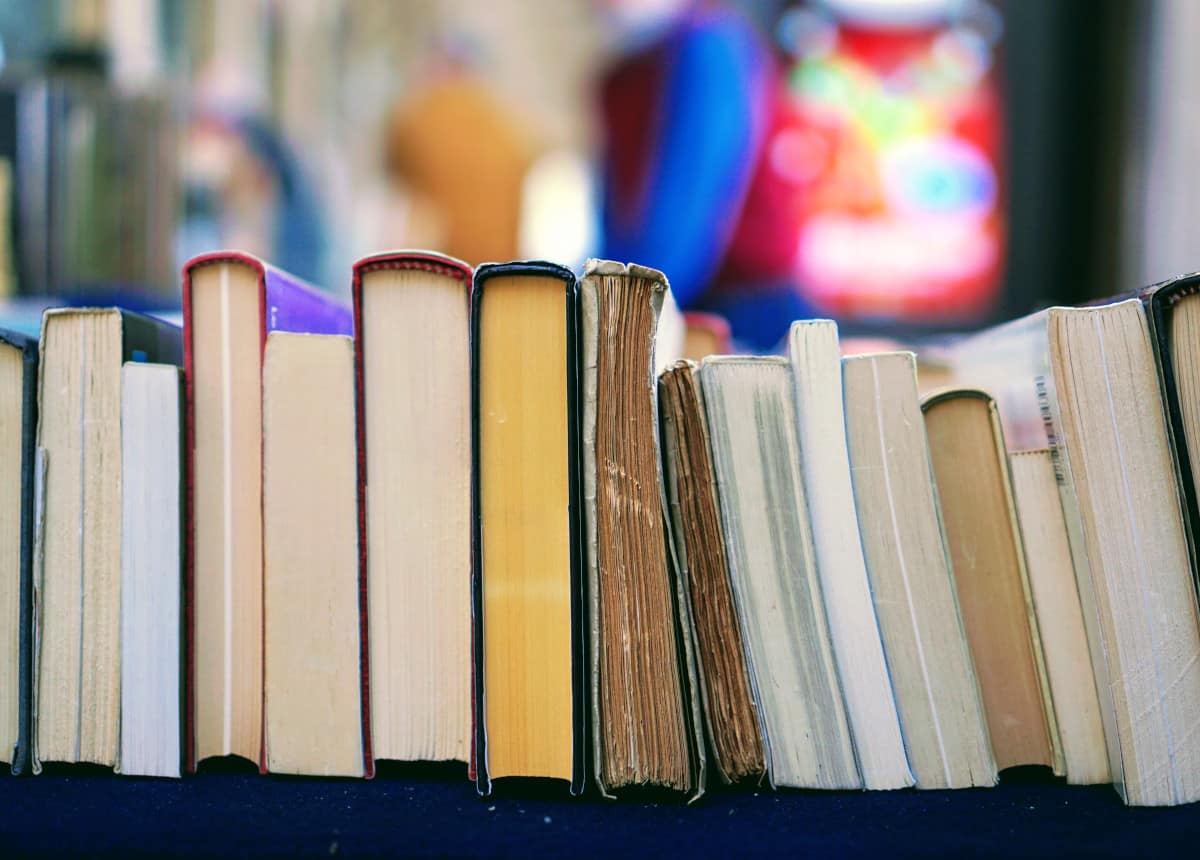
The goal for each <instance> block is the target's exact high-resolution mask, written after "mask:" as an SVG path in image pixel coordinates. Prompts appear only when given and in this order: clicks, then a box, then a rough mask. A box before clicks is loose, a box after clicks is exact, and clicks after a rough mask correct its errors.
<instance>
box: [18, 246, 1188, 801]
mask: <svg viewBox="0 0 1200 860" xmlns="http://www.w3.org/2000/svg"><path fill="white" fill-rule="evenodd" d="M1197 284H1200V278H1183V279H1178V280H1176V281H1172V282H1169V283H1167V284H1163V285H1157V286H1156V287H1153V288H1150V289H1148V290H1146V291H1143V292H1142V293H1140V294H1138V295H1136V296H1133V297H1131V298H1128V299H1126V300H1114V301H1111V302H1108V303H1105V304H1102V305H1097V306H1093V307H1085V308H1054V309H1050V310H1048V311H1045V312H1042V313H1039V314H1035V315H1033V316H1031V317H1028V318H1025V319H1023V320H1019V321H1016V322H1014V323H1010V324H1008V325H1006V326H1001V327H998V328H995V329H992V330H989V331H986V332H983V333H980V334H977V335H972V336H970V337H966V338H961V339H958V340H953V341H942V342H939V343H934V344H927V345H922V346H921V347H920V349H919V350H918V352H919V354H920V360H919V362H918V358H917V356H916V355H914V353H913V352H909V351H897V352H890V353H876V354H869V355H857V356H852V357H842V354H841V348H840V345H839V339H838V333H837V328H836V326H835V324H833V323H832V322H829V321H822V320H815V321H805V322H797V323H795V324H794V325H793V327H792V331H791V335H790V341H789V350H788V355H787V356H784V357H780V356H710V357H707V358H705V359H703V360H702V361H700V362H699V364H695V363H693V362H689V361H686V360H679V359H677V358H676V357H675V356H673V355H670V354H668V353H669V350H665V349H663V348H662V343H661V342H660V341H659V339H658V335H659V334H660V332H659V318H660V312H661V308H662V306H663V302H664V299H665V298H666V296H667V293H668V286H667V281H666V278H665V277H664V276H663V275H662V274H661V273H659V272H657V271H654V270H652V269H648V268H645V267H641V266H637V265H634V264H629V265H625V264H618V263H613V262H608V261H591V262H590V263H589V264H588V265H587V267H586V268H585V270H584V272H583V275H582V278H577V277H576V275H575V274H574V273H573V272H571V271H570V270H568V269H565V268H563V267H561V266H557V265H554V264H551V263H543V262H513V263H504V264H488V265H484V266H481V267H479V268H478V269H477V270H474V271H472V270H471V269H470V268H469V267H467V266H466V265H464V264H462V263H461V262H459V261H456V260H453V259H450V258H447V257H444V256H441V255H437V254H433V253H428V252H397V253H389V254H381V255H377V256H374V257H370V258H367V259H364V260H362V261H360V262H359V263H358V264H357V265H356V266H355V269H354V273H353V290H352V296H353V306H352V307H344V306H342V305H340V304H338V303H337V302H336V301H334V300H333V299H331V298H330V297H328V296H327V295H325V294H321V293H319V292H317V291H314V290H312V289H310V288H308V287H307V286H305V285H303V284H300V283H298V282H297V281H295V280H294V279H292V278H290V277H289V276H287V275H286V274H284V273H282V272H280V271H278V270H276V269H274V268H271V267H269V266H267V265H265V264H263V263H262V262H260V261H258V260H256V259H254V258H252V257H249V256H246V255H242V254H237V253H232V252H230V253H224V252H223V253H217V254H211V255H207V256H204V257H201V258H197V259H195V260H193V261H191V262H190V263H189V264H188V266H187V267H186V269H185V273H184V283H183V308H184V325H183V329H182V331H180V330H179V329H177V328H175V327H173V326H171V325H169V324H167V323H163V322H159V321H156V320H151V319H149V318H145V317H140V316H138V315H136V314H130V313H127V312H123V311H120V310H103V309H82V310H81V309H73V310H71V309H62V310H54V311H49V312H47V314H46V316H45V319H44V322H43V326H42V332H41V339H40V343H35V342H33V341H28V340H22V339H20V338H18V337H15V336H12V337H8V336H6V339H5V343H6V344H7V347H8V348H0V423H2V424H3V426H4V428H5V432H4V433H3V434H0V438H3V439H4V440H5V442H4V444H5V448H4V449H3V450H2V451H0V491H2V492H3V493H4V495H3V497H2V501H0V553H3V563H4V565H5V567H4V570H5V571H8V570H10V569H11V570H13V571H16V570H19V571H20V576H19V577H18V576H16V575H12V576H5V577H4V578H3V581H0V589H5V590H4V591H3V592H0V597H3V599H2V600H0V608H3V609H4V611H6V612H7V613H8V615H7V617H8V618H10V619H18V618H19V619H20V621H21V623H20V624H19V625H14V627H13V635H12V636H11V637H6V638H5V640H4V641H3V642H0V663H2V665H0V672H2V673H3V674H0V704H2V705H3V713H2V714H0V729H2V730H3V731H0V742H3V746H2V747H0V748H3V749H5V750H7V749H12V750H13V752H14V756H13V758H14V769H15V770H21V769H24V768H26V767H29V766H31V767H32V769H33V770H35V771H36V770H38V769H39V768H40V763H41V762H42V761H65V762H81V761H83V762H95V763H100V764H104V765H108V766H113V767H115V768H117V769H119V770H120V771H121V772H124V773H130V774H147V775H158V776H177V775H179V773H180V772H181V763H182V769H183V770H193V769H194V768H195V767H196V764H197V762H198V761H201V760H203V759H207V758H210V757H214V756H228V755H235V756H241V757H244V758H247V759H250V760H252V761H256V762H258V763H259V765H260V768H261V769H262V770H263V771H264V772H268V771H269V772H275V773H292V774H311V775H336V776H359V777H362V776H368V777H369V776H371V775H372V774H373V771H374V762H375V761H376V760H384V759H389V760H402V761H407V760H455V759H457V760H464V761H468V762H469V763H470V768H471V772H472V776H473V778H474V779H475V780H476V783H477V786H478V788H479V790H480V792H481V793H487V792H489V791H490V790H491V788H492V782H493V780H496V779H502V778H508V777H548V778H557V779H561V780H564V781H566V782H568V783H569V785H570V787H571V790H572V792H573V793H579V792H581V791H583V789H584V786H585V784H586V783H587V781H588V779H589V777H590V778H591V779H593V780H594V782H595V784H596V785H597V786H598V789H599V791H600V792H601V793H602V794H605V795H609V794H614V793H618V792H620V791H621V790H622V789H627V788H631V787H638V786H658V787H663V788H667V789H674V790H677V791H679V792H683V793H687V794H688V795H690V796H691V797H698V796H699V795H700V794H702V793H703V791H704V789H705V786H706V784H707V783H708V782H709V777H708V771H709V769H710V767H711V770H712V771H714V772H715V774H716V775H717V778H718V779H719V780H721V781H726V782H735V781H739V780H746V779H758V778H762V777H764V776H765V777H766V778H767V779H768V780H769V781H770V783H771V784H772V785H775V786H788V787H799V788H824V789H852V788H867V789H894V788H903V787H908V786H914V785H915V786H916V787H918V788H959V787H968V786H986V785H992V784H994V783H995V781H996V779H997V774H998V771H999V770H1003V769H1005V768H1008V767H1013V766H1018V765H1042V766H1045V767H1048V768H1051V769H1052V770H1053V771H1054V773H1056V774H1058V775H1060V776H1063V777H1065V778H1066V780H1067V781H1068V782H1071V783H1081V784H1095V783H1106V782H1111V783H1113V784H1114V785H1115V786H1116V787H1117V788H1118V789H1119V790H1120V791H1121V792H1122V795H1123V796H1124V798H1125V799H1126V801H1127V802H1129V803H1131V804H1138V805H1168V804H1177V803H1185V802H1191V801H1193V800H1196V799H1197V797H1198V796H1200V749H1198V748H1197V745H1200V736H1198V735H1197V733H1195V732H1194V731H1192V729H1193V727H1194V726H1195V724H1196V722H1197V720H1198V719H1200V659H1198V657H1200V613H1198V611H1197V600H1196V591H1195V548H1194V541H1193V530H1194V529H1193V526H1194V523H1195V522H1196V521H1197V520H1196V510H1197V507H1196V497H1195V490H1194V486H1193V483H1192V479H1191V475H1192V471H1193V470H1192V467H1191V465H1192V464H1191V461H1190V459H1189V454H1188V452H1189V451H1200V440H1197V439H1195V436H1194V434H1195V433H1196V432H1200V327H1198V326H1200V299H1198V298H1196V297H1195V294H1196V289H1195V286H1196V285H1197ZM918 364H919V365H920V367H919V370H920V374H919V375H918ZM180 367H182V371H183V372H182V391H181V385H180V379H181V377H180ZM934 387H936V390H935V391H932V392H929V391H927V389H930V388H934ZM1189 442H1190V443H1191V445H1190V447H1189ZM181 559H182V564H181V561H180V560H181ZM181 569H182V572H183V575H182V577H181V576H180V571H181ZM181 579H182V584H181ZM18 628H19V635H18Z"/></svg>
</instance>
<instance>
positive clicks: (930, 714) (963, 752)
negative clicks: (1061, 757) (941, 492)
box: [842, 352, 996, 788]
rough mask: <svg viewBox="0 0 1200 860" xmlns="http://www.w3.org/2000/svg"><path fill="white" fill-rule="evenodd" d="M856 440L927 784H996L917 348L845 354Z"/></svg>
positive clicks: (860, 500) (901, 691)
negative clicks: (949, 547) (920, 390)
mask: <svg viewBox="0 0 1200 860" xmlns="http://www.w3.org/2000/svg"><path fill="white" fill-rule="evenodd" d="M842 381H843V387H844V390H845V404H846V439H847V447H848V449H849V454H850V468H851V470H852V471H853V474H854V499H855V504H856V506H857V508H858V523H859V528H860V529H861V532H862V542H863V552H864V556H865V558H866V563H867V574H868V576H869V577H870V580H871V594H872V596H873V598H874V601H875V611H876V613H877V615H878V618H879V628H880V633H881V634H882V638H883V649H884V653H885V654H886V656H887V661H888V668H889V669H890V671H891V676H892V684H893V687H894V689H895V695H896V705H897V709H898V711H899V713H900V727H901V730H902V731H903V734H904V743H905V747H906V748H907V750H908V761H909V764H910V765H911V766H912V770H913V775H914V776H915V777H916V780H917V787H918V788H970V787H972V786H990V785H994V784H995V782H996V762H995V759H994V758H993V756H992V748H991V743H990V741H989V739H988V729H987V723H986V721H985V717H984V709H983V704H982V702H981V700H980V693H979V684H978V681H977V680H976V677H975V670H974V667H973V665H972V662H971V651H970V647H969V645H968V643H967V637H966V633H965V631H964V629H963V622H962V616H961V614H960V611H959V606H958V599H957V596H956V594H955V589H954V579H953V574H952V573H951V568H950V558H949V554H948V553H947V551H946V543H945V536H944V533H943V531H942V521H941V517H940V514H939V509H938V498H937V488H936V486H935V484H934V479H933V464H932V463H931V462H930V456H929V444H928V441H927V438H926V435H925V425H924V423H923V422H922V421H921V405H920V402H919V400H918V398H917V377H916V365H915V361H914V357H913V355H912V353H906V352H898V353H883V354H874V355H870V354H868V355H861V356H853V357H850V358H846V359H843V362H842Z"/></svg>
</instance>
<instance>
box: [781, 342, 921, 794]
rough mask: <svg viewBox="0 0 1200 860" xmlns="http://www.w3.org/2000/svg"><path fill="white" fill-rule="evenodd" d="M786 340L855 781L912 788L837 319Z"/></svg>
mask: <svg viewBox="0 0 1200 860" xmlns="http://www.w3.org/2000/svg"><path fill="white" fill-rule="evenodd" d="M788 346H789V353H790V358H791V362H792V378H793V381H794V383H795V390H796V420H797V424H796V426H797V432H798V438H799V441H800V455H801V464H802V466H803V473H804V494H805V497H806V498H807V499H808V509H809V514H810V516H811V518H812V534H813V547H814V549H815V551H816V559H817V572H818V573H819V575H820V580H821V592H822V594H823V596H824V599H825V612H826V614H827V616H828V619H829V634H830V637H831V639H832V644H833V653H834V656H835V657H836V658H837V664H838V669H839V674H840V677H841V681H842V691H843V692H844V693H845V696H846V715H847V716H848V717H849V719H850V727H851V729H852V731H853V734H854V749H855V753H856V754H857V758H858V766H859V769H860V770H861V771H862V777H863V785H864V787H866V788H876V789H885V788H905V787H907V786H910V785H912V784H913V776H912V772H911V771H910V770H909V767H908V758H907V756H906V755H905V752H904V739H903V737H901V733H900V718H899V715H898V714H897V712H896V700H895V697H894V696H893V694H892V681H891V678H890V677H889V676H888V669H887V662H886V661H885V659H884V655H883V645H882V643H881V642H880V638H879V622H878V621H877V619H876V617H875V606H874V604H872V602H871V585H870V582H869V580H868V579H867V565H866V560H865V559H864V557H863V549H862V539H861V536H860V535H859V529H858V514H857V512H856V511H855V508H854V485H853V482H852V480H851V475H850V458H849V454H848V453H847V450H846V421H845V413H844V410H843V405H842V374H841V356H840V352H839V350H838V330H837V323H834V322H832V321H831V320H808V321H805V322H796V323H793V324H792V329H791V333H790V337H789V340H788Z"/></svg>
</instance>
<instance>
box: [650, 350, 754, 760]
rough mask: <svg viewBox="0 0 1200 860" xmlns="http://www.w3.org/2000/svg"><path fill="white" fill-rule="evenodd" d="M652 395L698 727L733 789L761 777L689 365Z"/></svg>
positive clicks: (703, 426)
mask: <svg viewBox="0 0 1200 860" xmlns="http://www.w3.org/2000/svg"><path fill="white" fill-rule="evenodd" d="M658 392H659V403H660V408H661V410H662V428H663V433H662V435H663V467H664V470H665V472H666V482H667V501H668V506H669V507H668V509H669V511H670V515H671V522H672V528H671V535H672V539H673V541H674V546H675V557H676V559H677V560H678V564H679V575H680V578H681V579H682V581H683V583H684V586H685V587H684V599H685V600H686V602H687V608H688V613H687V616H688V618H689V619H690V628H691V630H690V634H691V637H692V640H693V641H694V642H695V649H696V657H697V660H696V662H697V669H698V675H699V681H700V694H701V698H702V701H703V704H704V714H705V719H704V726H705V731H706V734H707V737H708V742H709V746H710V747H711V749H712V751H713V764H714V765H715V766H716V770H717V773H718V774H719V775H720V777H721V778H722V779H723V780H724V781H726V782H736V781H738V780H740V779H745V778H752V777H756V776H760V775H761V774H762V773H763V768H764V761H763V742H762V734H761V732H760V731H759V723H758V710H757V708H756V706H755V703H754V696H753V694H752V691H751V685H750V674H749V667H748V665H747V660H746V651H745V645H744V642H745V637H744V636H743V635H742V626H741V623H740V622H739V621H738V616H737V607H736V606H735V605H734V600H733V586H732V584H731V583H730V580H729V564H728V561H727V559H726V557H725V532H724V529H723V528H722V526H721V509H720V505H719V502H718V499H717V485H716V474H715V472H714V470H713V460H712V452H711V449H710V447H709V434H708V420H707V419H706V418H705V415H704V403H703V401H702V399H701V394H700V381H699V379H697V377H696V365H695V363H694V362H691V361H678V362H676V363H675V364H673V365H671V367H669V368H667V369H666V370H665V371H663V373H662V375H661V376H659V381H658Z"/></svg>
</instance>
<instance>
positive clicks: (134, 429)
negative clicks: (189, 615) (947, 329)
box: [121, 361, 183, 777]
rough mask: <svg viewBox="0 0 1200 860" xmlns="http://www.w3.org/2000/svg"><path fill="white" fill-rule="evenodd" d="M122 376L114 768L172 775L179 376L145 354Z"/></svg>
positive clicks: (177, 756)
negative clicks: (117, 764)
mask: <svg viewBox="0 0 1200 860" xmlns="http://www.w3.org/2000/svg"><path fill="white" fill-rule="evenodd" d="M121 376H122V379H121V773H123V774H125V775H126V776H161V777H178V776H179V775H180V765H181V762H182V755H181V751H182V743H181V742H182V739H183V732H182V720H181V715H182V710H181V707H180V705H181V702H182V700H183V686H182V684H181V670H182V668H183V659H182V655H183V642H182V635H181V631H182V624H181V621H182V619H183V612H182V609H183V600H182V595H181V591H182V584H183V576H182V569H183V567H182V562H183V552H182V542H181V540H180V534H181V533H182V525H183V514H182V511H183V505H182V499H183V492H182V488H183V481H182V475H183V469H182V464H181V462H180V461H181V456H180V455H181V452H182V450H183V445H182V440H183V433H182V432H181V431H182V420H181V419H182V410H181V408H180V407H181V405H182V404H181V401H182V399H183V395H182V391H181V389H182V385H181V382H182V378H181V375H180V371H179V366H178V365H175V364H152V363H149V362H143V361H127V362H125V366H124V368H123V369H122V371H121Z"/></svg>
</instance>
